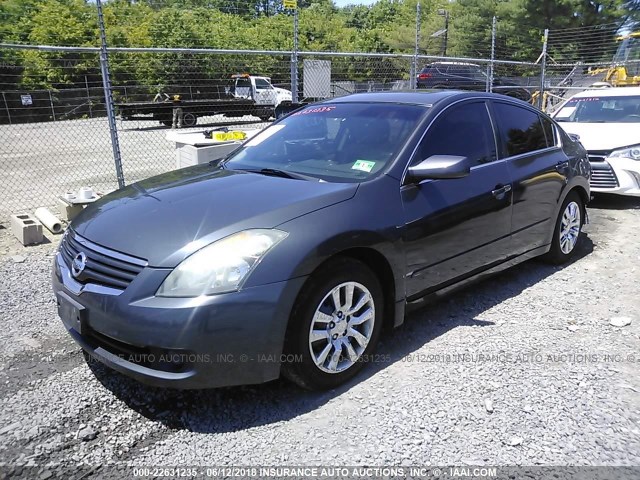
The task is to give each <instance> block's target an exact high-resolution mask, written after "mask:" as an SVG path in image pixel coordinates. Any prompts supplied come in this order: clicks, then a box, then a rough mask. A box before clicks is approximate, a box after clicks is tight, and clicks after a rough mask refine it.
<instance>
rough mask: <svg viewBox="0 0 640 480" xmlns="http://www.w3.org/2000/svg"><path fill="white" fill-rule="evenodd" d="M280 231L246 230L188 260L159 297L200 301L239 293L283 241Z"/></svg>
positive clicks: (160, 290) (163, 284)
mask: <svg viewBox="0 0 640 480" xmlns="http://www.w3.org/2000/svg"><path fill="white" fill-rule="evenodd" d="M287 235H288V234H287V233H286V232H282V231H280V230H265V229H255V230H245V231H243V232H238V233H235V234H233V235H230V236H228V237H225V238H223V239H221V240H218V241H217V242H214V243H212V244H211V245H207V246H206V247H204V248H202V249H201V250H198V251H197V252H196V253H194V254H193V255H191V256H190V257H188V258H186V259H185V260H183V261H182V263H180V265H178V266H177V267H176V268H175V269H174V270H173V272H171V273H170V274H169V276H168V277H167V278H166V279H165V280H164V282H162V285H160V288H159V289H158V291H157V292H156V295H157V296H159V297H199V296H200V295H213V294H216V293H224V292H232V291H235V290H238V289H239V288H240V287H241V286H242V284H243V283H244V281H245V280H246V279H247V278H248V276H249V274H250V273H251V272H252V271H253V269H254V268H255V267H256V266H257V265H258V263H259V262H260V260H262V258H263V257H264V256H265V255H266V254H267V252H268V251H269V250H271V249H272V248H273V247H274V246H276V245H277V244H278V243H279V242H281V241H282V240H284V239H285V238H286V236H287Z"/></svg>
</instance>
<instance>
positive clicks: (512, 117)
mask: <svg viewBox="0 0 640 480" xmlns="http://www.w3.org/2000/svg"><path fill="white" fill-rule="evenodd" d="M494 109H495V113H496V118H497V121H498V130H499V132H500V139H501V144H502V152H501V153H502V156H503V157H512V156H515V155H522V154H525V153H530V152H535V151H536V150H542V149H545V148H547V138H546V136H545V132H544V129H543V128H542V122H541V121H540V116H539V115H538V114H537V113H536V112H534V111H532V110H529V109H527V108H522V107H519V106H517V105H511V104H507V103H500V102H496V103H495V104H494Z"/></svg>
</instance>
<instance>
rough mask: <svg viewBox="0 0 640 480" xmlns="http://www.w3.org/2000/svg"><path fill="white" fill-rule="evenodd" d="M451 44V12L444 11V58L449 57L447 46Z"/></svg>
mask: <svg viewBox="0 0 640 480" xmlns="http://www.w3.org/2000/svg"><path fill="white" fill-rule="evenodd" d="M448 42H449V10H445V11H444V48H443V49H442V56H443V57H446V56H447V44H448Z"/></svg>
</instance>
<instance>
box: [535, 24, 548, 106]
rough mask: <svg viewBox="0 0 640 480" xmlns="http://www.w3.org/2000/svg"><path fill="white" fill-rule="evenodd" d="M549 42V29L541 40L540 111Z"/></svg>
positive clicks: (546, 29) (545, 30)
mask: <svg viewBox="0 0 640 480" xmlns="http://www.w3.org/2000/svg"><path fill="white" fill-rule="evenodd" d="M548 41H549V29H548V28H545V29H544V37H543V39H542V56H541V57H542V60H541V63H540V65H541V68H540V95H538V102H537V103H538V108H539V109H540V110H542V107H543V97H544V83H545V73H546V69H547V42H548Z"/></svg>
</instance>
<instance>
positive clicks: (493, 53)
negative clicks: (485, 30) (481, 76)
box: [487, 16, 498, 92]
mask: <svg viewBox="0 0 640 480" xmlns="http://www.w3.org/2000/svg"><path fill="white" fill-rule="evenodd" d="M497 26H498V22H497V20H496V17H495V16H494V17H493V21H492V22H491V62H489V72H488V73H489V75H487V92H492V91H493V62H494V60H495V58H496V33H497V32H496V30H497Z"/></svg>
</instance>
